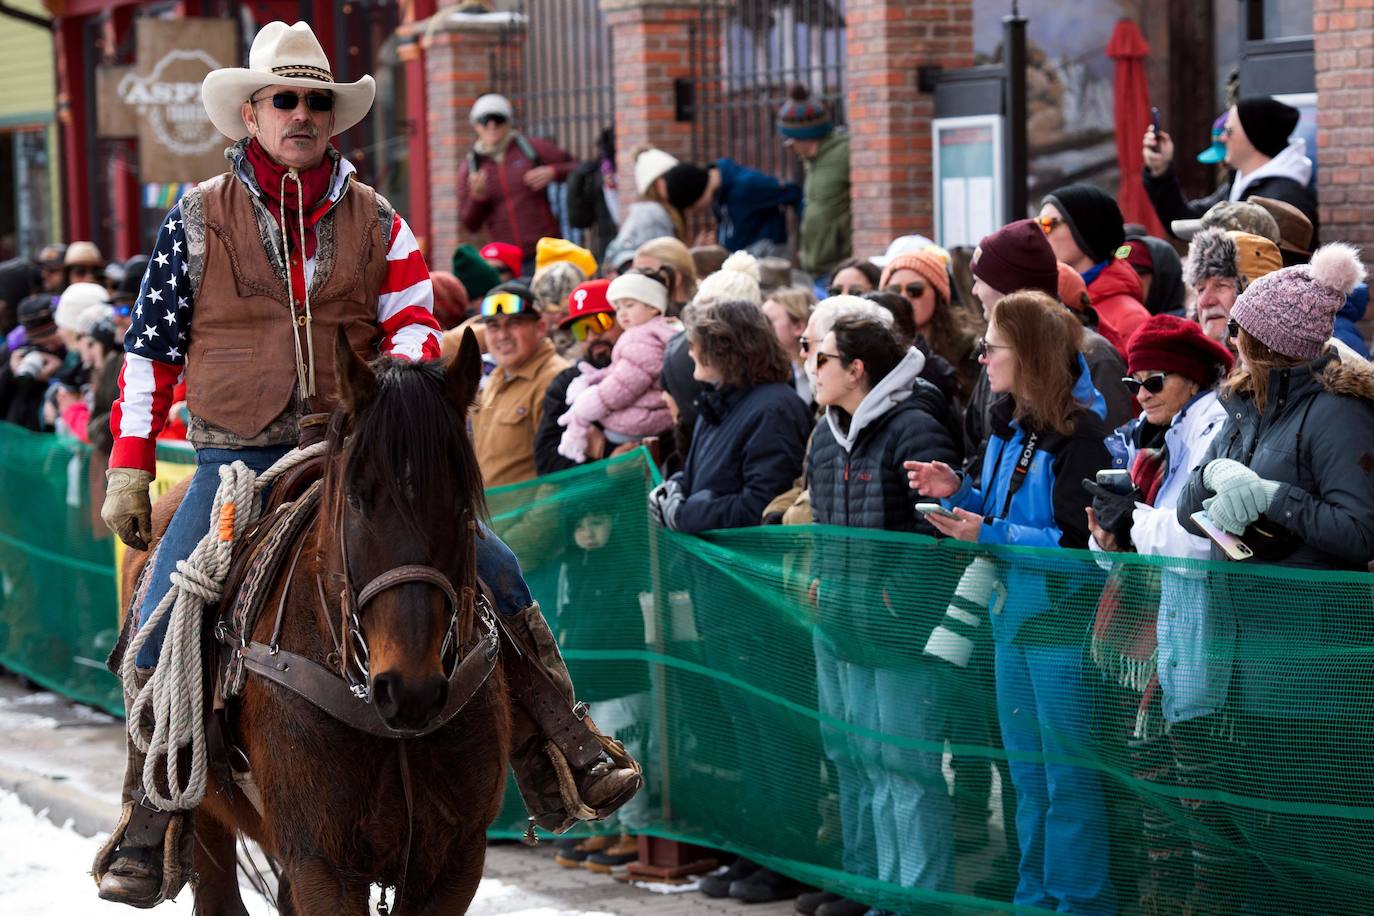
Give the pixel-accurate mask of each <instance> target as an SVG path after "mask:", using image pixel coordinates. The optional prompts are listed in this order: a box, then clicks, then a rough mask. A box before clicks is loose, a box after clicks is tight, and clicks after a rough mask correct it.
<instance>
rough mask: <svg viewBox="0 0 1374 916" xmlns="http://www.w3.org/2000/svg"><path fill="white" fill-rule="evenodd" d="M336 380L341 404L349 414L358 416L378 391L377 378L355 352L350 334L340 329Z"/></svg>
mask: <svg viewBox="0 0 1374 916" xmlns="http://www.w3.org/2000/svg"><path fill="white" fill-rule="evenodd" d="M334 378H335V381H336V382H337V384H338V388H339V402H340V403H342V404H343V406H344V408H345V409H346V410H348V412H349V413H353V414H356V413H357V412H358V411H359V410H361V409H362V408H363V407H364V406H366V405H367V402H368V401H370V400H372V395H373V394H374V393H375V392H376V390H377V376H376V375H375V374H374V373H373V371H372V368H371V367H370V366H368V364H367V363H365V362H363V359H362V357H360V356H359V355H358V354H357V353H354V352H353V347H352V346H351V345H350V344H349V342H348V334H347V333H346V332H345V331H344V329H343V328H339V332H338V335H337V336H336V337H335V338H334Z"/></svg>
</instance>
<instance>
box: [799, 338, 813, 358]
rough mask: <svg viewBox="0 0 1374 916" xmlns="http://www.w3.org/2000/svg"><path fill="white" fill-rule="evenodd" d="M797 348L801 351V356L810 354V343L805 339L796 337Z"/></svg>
mask: <svg viewBox="0 0 1374 916" xmlns="http://www.w3.org/2000/svg"><path fill="white" fill-rule="evenodd" d="M797 348H798V349H800V350H801V355H802V356H805V355H806V354H808V353H810V352H811V341H810V340H808V339H807V338H805V337H798V338H797Z"/></svg>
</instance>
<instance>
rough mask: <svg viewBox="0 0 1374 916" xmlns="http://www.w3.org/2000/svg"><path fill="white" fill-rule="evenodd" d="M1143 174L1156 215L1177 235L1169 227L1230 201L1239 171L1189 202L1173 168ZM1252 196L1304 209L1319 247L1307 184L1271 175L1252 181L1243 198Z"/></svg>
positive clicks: (1313, 204)
mask: <svg viewBox="0 0 1374 916" xmlns="http://www.w3.org/2000/svg"><path fill="white" fill-rule="evenodd" d="M1142 172H1143V178H1144V181H1145V193H1146V194H1147V195H1149V197H1150V203H1151V204H1153V205H1154V208H1155V214H1156V215H1157V216H1158V217H1159V221H1160V222H1161V223H1163V224H1164V228H1165V229H1166V230H1167V231H1168V232H1169V234H1170V235H1173V229H1172V228H1171V227H1170V225H1169V224H1170V223H1172V222H1173V221H1174V220H1176V219H1201V218H1202V214H1204V213H1206V212H1207V211H1208V210H1210V209H1211V208H1212V206H1213V205H1214V204H1219V203H1221V202H1222V201H1223V200H1230V198H1231V182H1232V181H1234V180H1235V172H1232V173H1231V176H1232V177H1231V179H1229V180H1227V181H1225V182H1223V183H1222V184H1221V185H1219V186H1218V187H1217V189H1216V190H1215V191H1213V192H1212V193H1211V194H1208V195H1207V196H1206V197H1199V198H1196V199H1195V200H1188V199H1187V198H1186V197H1184V196H1183V189H1182V188H1181V187H1180V186H1179V183H1178V174H1177V173H1176V172H1175V171H1174V169H1173V166H1170V167H1169V170H1168V171H1167V172H1165V173H1164V174H1163V175H1159V176H1155V175H1152V174H1150V170H1149V169H1148V168H1147V169H1142ZM1251 197H1268V198H1270V199H1271V200H1281V201H1283V202H1284V203H1286V204H1292V205H1293V206H1295V207H1297V208H1298V209H1299V210H1301V211H1302V213H1303V215H1304V216H1306V217H1307V218H1308V219H1309V220H1311V221H1312V247H1313V248H1316V247H1317V234H1318V233H1317V228H1318V219H1317V199H1316V198H1315V197H1313V196H1312V192H1311V191H1310V190H1308V188H1307V186H1306V185H1305V184H1303V183H1302V182H1300V181H1297V180H1296V179H1294V178H1291V177H1288V176H1285V175H1268V176H1265V177H1262V178H1259V179H1257V180H1255V181H1253V182H1251V183H1250V185H1249V186H1248V187H1247V188H1246V189H1245V192H1244V193H1243V194H1241V197H1240V199H1241V200H1248V199H1250V198H1251Z"/></svg>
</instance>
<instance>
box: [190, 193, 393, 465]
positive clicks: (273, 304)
mask: <svg viewBox="0 0 1374 916" xmlns="http://www.w3.org/2000/svg"><path fill="white" fill-rule="evenodd" d="M200 191H201V195H202V200H203V204H202V206H203V208H204V216H205V266H204V271H203V274H202V276H201V280H200V284H199V287H198V288H197V289H196V290H195V309H194V311H193V313H192V315H191V343H190V349H189V350H188V351H187V353H186V405H187V407H188V408H190V411H191V413H192V414H193V415H195V416H196V417H199V418H201V419H203V420H205V421H206V422H207V423H209V424H211V425H213V426H217V427H220V428H222V429H225V430H228V431H229V432H231V433H233V434H234V435H236V436H241V437H243V438H244V439H251V438H252V437H254V436H256V435H258V434H259V433H261V432H262V431H263V430H264V429H266V428H267V426H268V425H269V424H270V423H272V421H273V420H275V419H277V418H278V417H279V416H281V414H282V412H283V411H285V410H286V409H287V408H288V407H289V406H290V405H291V400H292V396H293V394H295V392H296V388H297V387H298V386H297V377H296V346H295V343H293V341H292V339H291V338H292V335H293V333H294V334H299V336H300V342H301V353H302V357H303V358H304V355H305V353H306V340H305V327H304V325H305V317H304V315H305V311H304V304H303V303H302V302H301V301H300V300H299V299H298V300H297V301H296V316H295V317H293V316H292V314H291V306H290V301H289V299H288V297H287V288H286V279H285V276H284V274H283V273H281V272H279V271H278V269H277V267H276V266H275V265H276V263H277V262H278V261H279V259H280V258H279V256H278V257H272V258H269V255H268V249H267V246H268V245H271V244H279V241H278V240H277V238H276V234H275V233H273V237H272V238H264V232H263V231H262V230H261V229H260V228H259V224H258V219H257V215H256V206H255V204H254V202H253V201H252V199H251V198H250V192H249V191H248V189H247V188H245V187H244V186H243V184H242V183H241V182H240V181H238V180H237V179H236V178H234V177H232V176H231V175H222V176H220V177H219V178H216V179H213V180H211V181H207V182H205V183H204V184H202V185H200ZM378 206H379V203H378V197H377V194H376V192H374V191H373V190H372V189H371V188H369V187H367V186H366V185H361V184H353V183H350V185H349V187H348V189H347V190H346V191H345V192H344V195H343V198H342V199H341V200H340V201H339V202H338V203H337V204H336V205H335V206H334V208H333V209H332V210H331V211H330V212H329V213H328V214H327V215H326V216H325V217H324V218H323V219H321V220H320V222H319V223H318V224H317V225H316V227H315V231H316V234H317V238H318V241H319V244H318V247H317V249H316V253H315V272H314V276H313V277H312V282H311V284H310V313H311V333H310V336H311V337H312V338H313V340H314V345H315V392H316V397H315V401H314V402H313V403H312V407H317V408H319V409H325V408H328V407H330V406H332V405H333V404H334V402H335V400H336V399H337V397H338V391H337V386H336V384H335V379H334V338H335V335H336V333H337V329H338V328H341V327H342V328H344V329H345V331H346V332H347V334H348V340H349V343H351V344H352V346H353V350H354V352H356V353H357V354H358V355H359V356H361V357H362V358H363V359H366V360H371V359H374V358H375V357H376V356H377V344H378V342H379V340H380V338H381V332H380V330H379V329H378V327H377V296H378V293H379V292H380V290H381V287H382V281H383V279H384V278H385V275H386V242H387V239H385V238H383V236H382V229H381V219H380V216H379V210H378ZM387 229H388V230H389V229H390V226H388V227H387Z"/></svg>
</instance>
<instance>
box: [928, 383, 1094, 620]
mask: <svg viewBox="0 0 1374 916" xmlns="http://www.w3.org/2000/svg"><path fill="white" fill-rule="evenodd" d="M1078 364H1079V377H1078V381H1077V383H1076V384H1075V386H1074V398H1075V400H1077V401H1078V403H1080V404H1082V405H1084V406H1083V407H1082V408H1081V409H1080V410H1079V411H1078V412H1077V413H1076V414H1075V415H1074V430H1073V432H1072V433H1070V434H1069V435H1067V436H1065V435H1061V434H1059V433H1056V432H1052V431H1051V432H1041V433H1040V437H1039V441H1038V442H1037V444H1036V448H1035V452H1034V454H1033V455H1032V457H1031V463H1030V468H1029V469H1028V471H1027V472H1026V476H1025V479H1024V482H1023V483H1022V484H1021V485H1020V487H1019V488H1018V489H1017V490H1016V492H1015V493H1014V494H1012V495H1010V497H1009V493H1010V490H1011V482H1012V478H1013V475H1014V473H1015V471H1016V466H1017V463H1018V461H1019V459H1020V457H1021V453H1022V450H1023V447H1024V443H1025V435H1026V430H1025V428H1024V427H1022V425H1021V424H1020V422H1019V421H1017V420H1016V419H1014V417H1013V410H1014V402H1013V401H1012V399H1010V398H1004V399H1002V400H1001V401H999V403H998V404H997V405H996V406H995V407H994V408H993V413H992V415H991V418H990V419H991V420H992V436H991V438H989V439H988V444H987V449H986V452H985V453H984V455H983V462H982V480H981V482H980V483H979V485H978V486H974V484H973V482H972V479H971V478H970V477H967V476H966V477H965V478H964V481H963V483H962V485H961V486H960V488H959V490H958V492H956V493H955V494H954V495H953V496H951V497H950V498H949V499H946V500H944V501H943V502H944V504H945V505H946V506H947V507H948V506H958V507H960V508H963V509H967V510H969V511H970V512H976V513H978V514H980V515H982V516H983V519H984V523H983V525H982V528H981V530H980V532H979V535H978V543H980V544H995V545H1009V546H1019V547H1072V548H1079V549H1082V548H1086V547H1087V546H1088V537H1089V532H1088V518H1087V513H1086V512H1085V511H1084V510H1085V509H1086V508H1087V507H1088V506H1089V505H1091V504H1092V498H1091V496H1090V495H1089V494H1088V492H1087V491H1086V490H1085V489H1084V488H1083V479H1084V478H1087V479H1090V480H1091V479H1092V478H1093V477H1094V476H1095V475H1096V474H1097V472H1098V471H1099V470H1101V469H1102V468H1106V467H1110V466H1111V456H1110V455H1109V454H1108V452H1107V447H1106V445H1105V444H1104V443H1103V439H1104V438H1105V436H1106V435H1107V428H1106V424H1105V423H1104V422H1103V420H1102V414H1103V413H1105V411H1106V407H1105V404H1104V403H1103V400H1102V397H1101V395H1100V394H1099V393H1098V391H1097V389H1096V388H1095V387H1093V384H1092V377H1091V375H1089V373H1088V366H1087V363H1086V362H1085V361H1084V360H1083V357H1082V356H1079V357H1078ZM995 559H996V560H997V565H998V584H999V587H998V588H996V589H995V590H994V592H993V596H992V598H991V600H990V603H989V610H990V611H991V615H992V621H993V629H992V631H993V637H994V638H995V639H996V640H997V641H998V642H1003V643H1010V642H1013V641H1018V642H1037V643H1040V642H1054V643H1064V644H1071V643H1074V642H1076V641H1078V640H1080V639H1081V638H1082V636H1083V630H1084V628H1086V626H1087V624H1088V622H1089V621H1090V620H1091V617H1092V613H1093V611H1094V610H1095V607H1096V597H1095V593H1092V592H1091V590H1093V589H1096V588H1098V587H1100V585H1101V574H1100V571H1099V570H1097V568H1096V567H1095V565H1094V564H1093V563H1092V562H1091V561H1085V560H1084V558H1083V557H1081V556H1072V557H1057V556H1055V555H1054V554H1045V555H1033V554H1023V555H1017V556H1016V557H1015V558H1014V559H1013V558H1011V557H1007V556H999V557H996V558H995ZM1032 621H1034V624H1033V625H1030V624H1031V623H1032Z"/></svg>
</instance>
